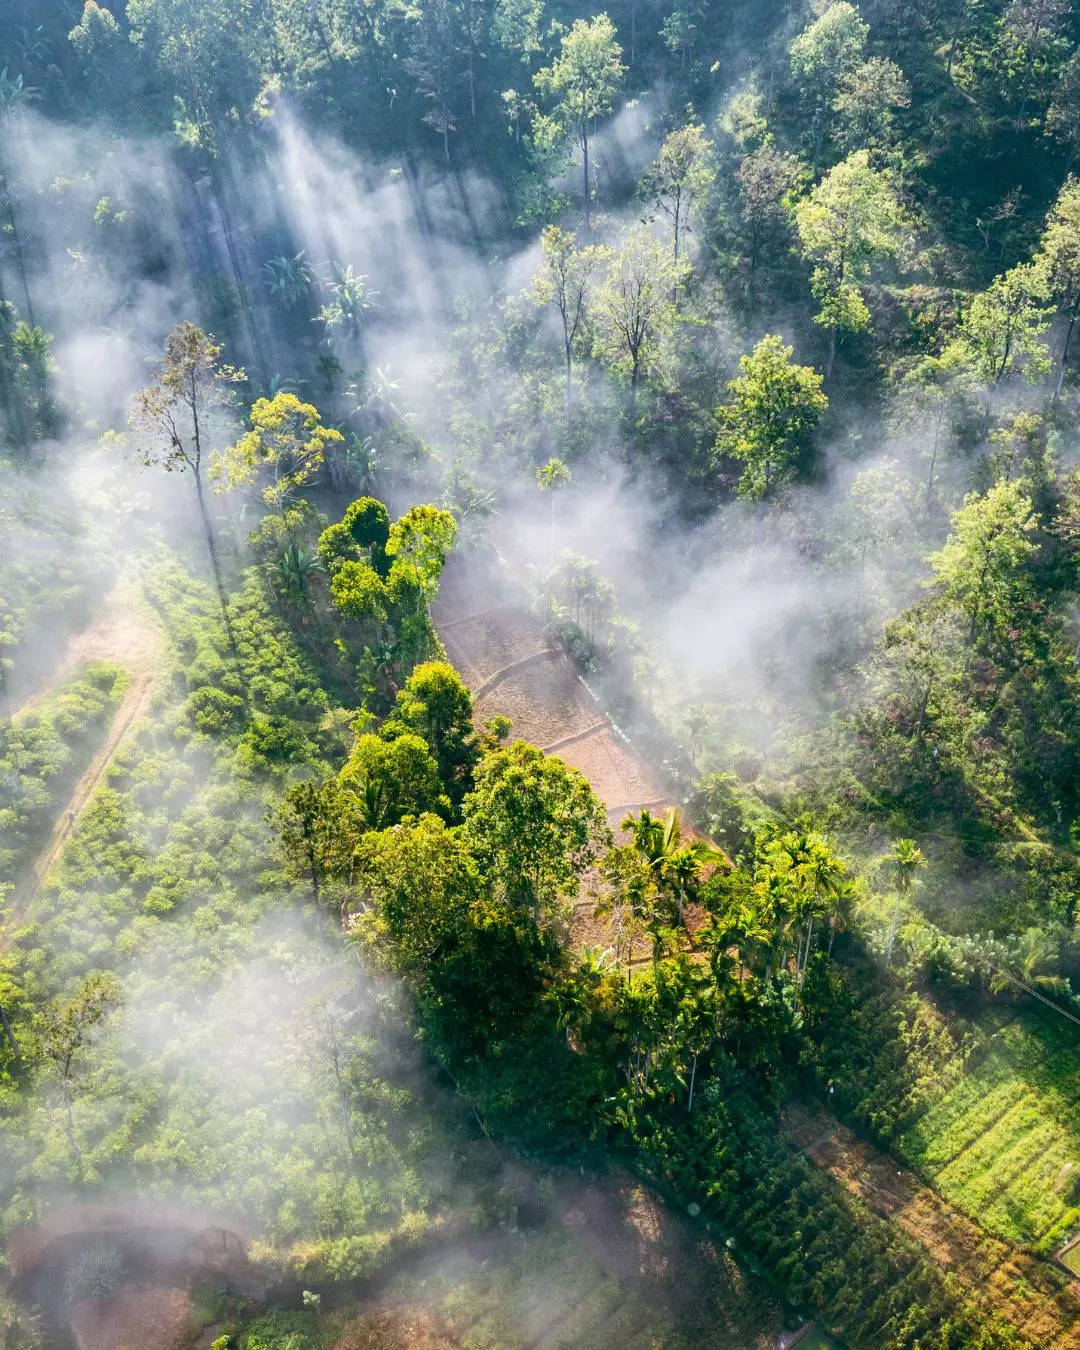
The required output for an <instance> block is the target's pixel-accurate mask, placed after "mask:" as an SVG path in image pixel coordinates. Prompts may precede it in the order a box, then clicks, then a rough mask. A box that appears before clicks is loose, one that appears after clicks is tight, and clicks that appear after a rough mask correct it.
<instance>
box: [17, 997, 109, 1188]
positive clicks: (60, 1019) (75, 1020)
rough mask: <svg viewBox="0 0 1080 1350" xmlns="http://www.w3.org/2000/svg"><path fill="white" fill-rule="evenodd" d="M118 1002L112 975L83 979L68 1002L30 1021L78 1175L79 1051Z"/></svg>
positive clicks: (52, 1006)
mask: <svg viewBox="0 0 1080 1350" xmlns="http://www.w3.org/2000/svg"><path fill="white" fill-rule="evenodd" d="M119 1001H120V986H119V984H118V982H117V980H116V977H115V976H114V975H111V974H109V975H87V976H86V978H85V979H83V981H82V982H81V983H80V984H79V985H78V987H77V988H76V990H75V992H74V993H73V994H72V995H71V997H70V998H68V999H63V1000H61V1001H59V1002H57V1003H53V1004H51V1005H49V1006H48V1007H46V1008H44V1009H42V1011H41V1012H39V1013H38V1014H37V1016H36V1017H35V1018H34V1032H35V1036H36V1040H37V1046H38V1050H39V1051H40V1054H41V1056H42V1058H43V1059H44V1060H46V1061H47V1062H48V1063H49V1064H50V1065H51V1067H52V1069H53V1071H54V1072H55V1074H56V1076H57V1078H58V1079H59V1082H60V1095H61V1099H62V1101H63V1106H64V1123H65V1129H66V1131H67V1137H68V1143H69V1144H70V1146H71V1155H72V1158H73V1159H74V1162H75V1165H76V1167H77V1168H78V1169H79V1171H80V1172H81V1171H82V1153H81V1151H80V1149H79V1144H78V1140H77V1139H76V1136H75V1115H74V1105H75V1092H76V1082H77V1079H78V1074H79V1070H80V1067H81V1064H80V1061H81V1058H82V1054H83V1051H85V1050H86V1049H87V1048H88V1047H89V1046H90V1044H91V1041H92V1039H93V1035H94V1032H95V1031H96V1030H97V1028H98V1027H99V1026H100V1025H101V1023H102V1022H103V1021H104V1020H105V1017H106V1015H107V1014H108V1013H109V1012H110V1011H111V1010H112V1009H113V1008H114V1007H116V1005H117V1004H118V1003H119Z"/></svg>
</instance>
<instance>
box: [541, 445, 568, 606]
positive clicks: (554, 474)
mask: <svg viewBox="0 0 1080 1350" xmlns="http://www.w3.org/2000/svg"><path fill="white" fill-rule="evenodd" d="M569 482H570V470H569V469H568V468H567V467H566V464H565V462H564V461H563V460H561V459H555V458H552V459H549V460H548V462H547V463H546V464H542V465H541V466H540V468H539V469H537V471H536V486H537V487H538V488H539V489H540V491H541V492H546V493H547V494H548V496H549V497H550V498H551V521H550V528H549V530H548V562H547V604H546V605H545V606H544V612H545V618H546V617H547V616H548V615H549V614H550V613H551V576H552V573H553V571H554V568H555V496H556V493H557V492H558V491H559V489H560V488H564V487H566V485H567V484H568V483H569Z"/></svg>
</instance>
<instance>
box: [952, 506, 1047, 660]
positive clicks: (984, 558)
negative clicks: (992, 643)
mask: <svg viewBox="0 0 1080 1350" xmlns="http://www.w3.org/2000/svg"><path fill="white" fill-rule="evenodd" d="M1038 524H1039V521H1038V517H1037V516H1036V515H1035V514H1034V512H1033V511H1032V509H1031V499H1030V498H1029V497H1028V496H1026V495H1025V493H1024V490H1023V487H1022V486H1021V484H1020V483H1019V482H1013V483H1009V482H1006V481H1005V480H1004V479H1001V480H1000V481H998V482H997V483H995V484H994V486H993V487H992V488H991V489H990V490H989V491H988V492H986V493H984V494H982V495H980V494H979V493H977V492H969V493H968V495H967V496H966V497H965V498H964V504H963V506H961V507H960V508H959V510H958V511H956V512H955V514H954V515H953V520H952V533H951V534H950V535H949V537H948V539H947V540H946V541H945V545H944V547H943V548H942V549H940V550H939V551H938V552H937V553H934V554H932V555H931V557H930V559H929V562H930V567H931V569H932V571H933V574H934V581H935V584H936V585H937V587H938V589H939V594H940V595H941V597H942V599H944V600H945V601H946V602H948V603H951V604H953V605H955V606H956V608H957V609H959V610H960V611H961V612H962V613H963V614H965V615H966V616H967V619H968V625H969V628H968V642H969V643H973V642H974V641H975V639H976V637H977V635H978V634H979V632H980V631H984V632H997V631H1000V630H1001V629H1002V628H1004V627H1005V626H1007V625H1008V624H1009V623H1010V622H1011V621H1012V619H1013V618H1014V617H1015V614H1016V612H1017V608H1018V606H1019V605H1020V604H1021V603H1022V602H1023V601H1024V600H1026V599H1027V597H1028V595H1029V593H1030V589H1031V578H1030V575H1029V571H1028V567H1027V564H1028V560H1029V559H1030V557H1031V555H1032V553H1034V551H1035V547H1036V545H1035V542H1034V540H1033V539H1032V537H1031V536H1032V534H1033V533H1034V531H1035V530H1036V529H1037V528H1038Z"/></svg>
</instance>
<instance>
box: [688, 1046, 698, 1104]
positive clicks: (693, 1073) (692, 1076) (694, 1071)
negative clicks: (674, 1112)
mask: <svg viewBox="0 0 1080 1350" xmlns="http://www.w3.org/2000/svg"><path fill="white" fill-rule="evenodd" d="M696 1077H697V1051H695V1052H694V1062H693V1064H692V1065H691V1067H690V1095H689V1097H688V1098H687V1099H686V1114H687V1115H689V1114H690V1112H691V1111H692V1110H693V1109H694V1079H695V1078H696Z"/></svg>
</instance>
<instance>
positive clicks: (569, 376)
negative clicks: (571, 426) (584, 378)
mask: <svg viewBox="0 0 1080 1350" xmlns="http://www.w3.org/2000/svg"><path fill="white" fill-rule="evenodd" d="M573 404H574V367H573V359H572V357H571V355H570V344H569V343H567V344H566V417H567V421H569V419H570V410H571V408H572V407H573Z"/></svg>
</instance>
